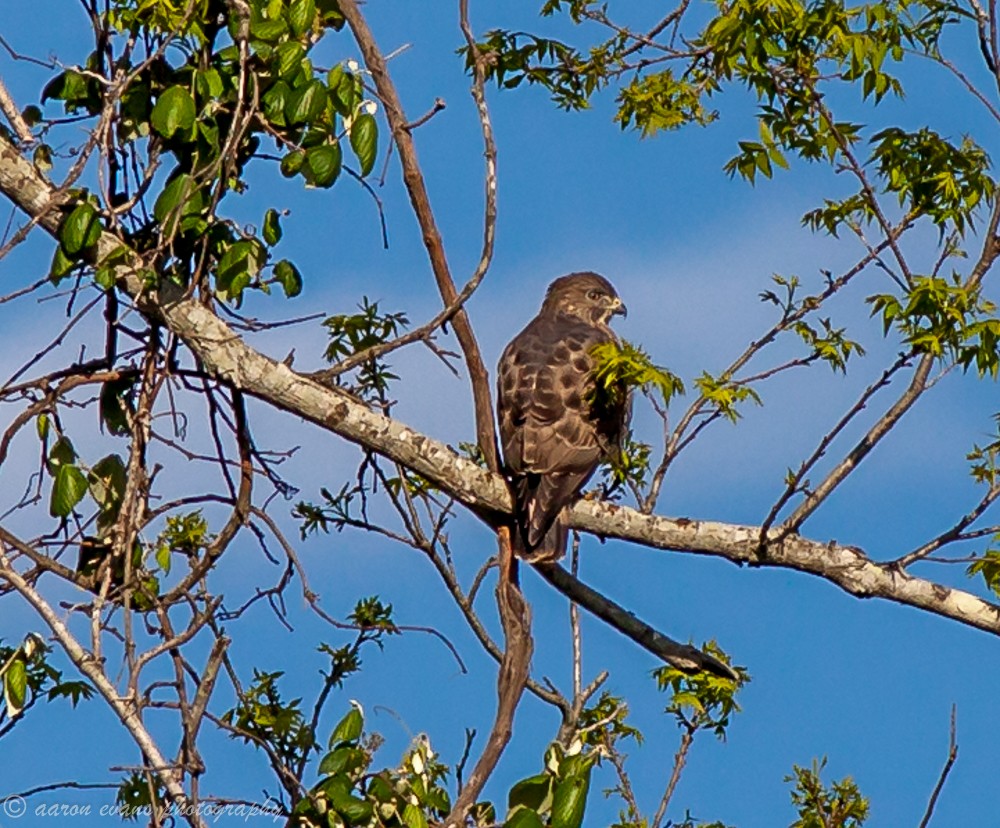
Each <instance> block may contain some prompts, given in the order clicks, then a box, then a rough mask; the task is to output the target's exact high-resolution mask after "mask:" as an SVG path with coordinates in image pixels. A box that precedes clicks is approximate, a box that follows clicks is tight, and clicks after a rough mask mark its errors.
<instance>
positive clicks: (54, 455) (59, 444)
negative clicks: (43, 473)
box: [45, 437, 76, 475]
mask: <svg viewBox="0 0 1000 828" xmlns="http://www.w3.org/2000/svg"><path fill="white" fill-rule="evenodd" d="M75 460H76V450H75V449H74V448H73V443H72V442H71V441H70V439H69V437H60V438H59V439H58V440H56V442H55V444H54V445H53V446H52V448H51V449H50V450H49V456H48V458H46V461H45V463H46V465H47V466H48V469H49V473H50V474H53V475H54V474H56V472H57V471H58V470H59V468H60V467H61V466H67V465H70V464H72V463H73V462H74V461H75Z"/></svg>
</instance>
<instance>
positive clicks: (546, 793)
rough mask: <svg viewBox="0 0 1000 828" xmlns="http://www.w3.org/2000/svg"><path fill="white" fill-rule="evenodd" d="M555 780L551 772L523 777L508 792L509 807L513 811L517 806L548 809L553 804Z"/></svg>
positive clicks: (536, 809)
mask: <svg viewBox="0 0 1000 828" xmlns="http://www.w3.org/2000/svg"><path fill="white" fill-rule="evenodd" d="M554 781H555V780H554V778H553V777H552V775H551V774H549V773H540V774H538V775H536V776H529V777H528V778H527V779H522V780H521V781H520V782H518V783H517V784H516V785H515V786H514V787H513V788H511V789H510V793H509V794H507V808H508V809H509V810H511V811H513V810H514V809H515V808H517V807H525V808H530V809H531V810H533V811H544V810H546V809H547V808H548V807H549V805H550V804H551V800H550V795H551V793H552V783H553V782H554Z"/></svg>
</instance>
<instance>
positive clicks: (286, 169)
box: [281, 150, 306, 178]
mask: <svg viewBox="0 0 1000 828" xmlns="http://www.w3.org/2000/svg"><path fill="white" fill-rule="evenodd" d="M305 161H306V153H305V150H295V151H294V152H290V153H288V155H286V156H285V157H284V158H282V159H281V174H282V175H283V176H285V178H291V177H292V176H293V175H295V174H296V173H297V172H298V171H299V170H301V169H302V165H303V164H304V163H305Z"/></svg>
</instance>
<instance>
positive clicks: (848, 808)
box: [785, 757, 868, 828]
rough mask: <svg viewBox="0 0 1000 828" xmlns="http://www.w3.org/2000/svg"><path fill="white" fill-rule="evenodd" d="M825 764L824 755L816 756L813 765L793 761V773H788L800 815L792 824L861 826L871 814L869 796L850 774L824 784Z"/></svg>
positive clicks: (798, 827) (801, 827) (803, 826)
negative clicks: (817, 758)
mask: <svg viewBox="0 0 1000 828" xmlns="http://www.w3.org/2000/svg"><path fill="white" fill-rule="evenodd" d="M825 767H826V758H825V757H824V758H823V759H822V760H821V761H819V762H817V761H816V760H815V759H814V760H813V763H812V767H810V768H802V767H799V766H798V765H793V766H792V775H791V776H787V777H785V781H786V782H792V783H794V787H793V789H792V804H793V805H795V807H796V808H797V809H798V815H799V818H798V819H797V820H795V822H793V823H792V824H791V826H790V828H861V826H862V825H863V824H864V822H865V820H866V819H867V818H868V800H867V799H866V798H865V797H864V796H862V795H861V792H860V791H859V790H858V786H857V785H856V784H855V782H854V780H852V779H851V777H849V776H846V777H844V778H843V779H841V780H839V781H835V782H833V783H832V784H831V785H830V786H829V787H827V786H826V785H824V784H823V780H822V779H821V776H820V775H821V773H822V771H823V768H825Z"/></svg>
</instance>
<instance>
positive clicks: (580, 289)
mask: <svg viewBox="0 0 1000 828" xmlns="http://www.w3.org/2000/svg"><path fill="white" fill-rule="evenodd" d="M542 313H565V314H568V315H570V316H576V317H578V318H579V319H582V320H583V321H584V322H586V323H587V324H588V325H597V326H600V327H605V326H606V325H607V324H608V320H609V319H610V318H611V317H612V316H613V315H615V314H621V315H622V316H625V315H626V314H627V313H628V309H627V308H626V307H625V305H624V304H623V303H622V300H621V299H619V298H618V293H617V292H616V291H615V288H614V285H612V284H611V282H609V281H608V280H607V279H605V278H604V277H603V276H600V275H598V274H597V273H570V274H569V275H568V276H560V277H559V278H558V279H556V280H555V281H554V282H553V283H552V284H551V285H549V289H548V291H547V292H546V293H545V301H544V302H543V303H542Z"/></svg>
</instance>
